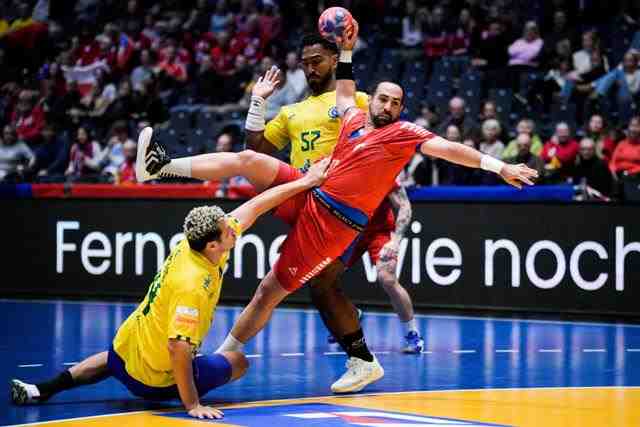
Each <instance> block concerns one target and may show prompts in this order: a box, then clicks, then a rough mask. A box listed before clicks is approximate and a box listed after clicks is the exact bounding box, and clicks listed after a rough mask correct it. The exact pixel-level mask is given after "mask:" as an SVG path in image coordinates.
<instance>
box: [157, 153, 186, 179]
mask: <svg viewBox="0 0 640 427" xmlns="http://www.w3.org/2000/svg"><path fill="white" fill-rule="evenodd" d="M162 172H166V173H170V174H173V175H178V176H181V177H185V178H191V157H182V158H180V159H171V163H168V164H166V165H165V166H164V167H163V168H162Z"/></svg>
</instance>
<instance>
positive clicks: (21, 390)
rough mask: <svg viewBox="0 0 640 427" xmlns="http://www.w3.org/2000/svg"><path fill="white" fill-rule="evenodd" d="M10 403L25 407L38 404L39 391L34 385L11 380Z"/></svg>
mask: <svg viewBox="0 0 640 427" xmlns="http://www.w3.org/2000/svg"><path fill="white" fill-rule="evenodd" d="M9 385H10V386H11V401H12V402H13V404H14V405H26V404H29V403H38V402H40V399H39V398H40V390H38V387H36V386H35V385H34V384H27V383H24V382H22V381H20V380H15V379H14V380H11V381H10V382H9Z"/></svg>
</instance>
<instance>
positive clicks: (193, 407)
mask: <svg viewBox="0 0 640 427" xmlns="http://www.w3.org/2000/svg"><path fill="white" fill-rule="evenodd" d="M143 132H144V131H143ZM147 132H150V129H148V130H147ZM327 165H328V160H326V161H321V162H318V163H317V164H316V165H314V166H313V167H312V168H311V169H310V170H309V172H308V173H306V174H305V175H303V176H301V177H300V178H299V179H297V180H294V181H290V182H288V183H286V184H283V185H279V186H276V187H273V188H271V189H269V190H267V191H265V192H264V193H262V194H260V195H258V196H256V197H254V198H253V199H251V200H249V201H248V202H246V203H244V204H243V205H241V206H240V207H238V208H237V209H235V210H234V211H233V212H231V213H230V214H228V215H227V214H225V213H224V212H223V211H222V209H220V208H219V207H217V206H202V207H197V208H194V209H192V210H191V211H190V212H189V214H188V215H187V217H186V218H185V221H184V227H183V228H184V234H185V238H184V239H183V240H182V241H181V242H180V243H179V244H178V245H177V246H176V247H175V248H174V249H173V250H172V251H171V254H169V256H168V257H167V259H166V261H165V262H164V265H163V266H162V269H161V270H160V271H159V272H158V274H157V275H156V277H155V278H154V279H153V282H152V283H151V285H150V286H149V290H148V292H147V295H146V297H145V298H144V300H143V301H142V302H141V303H140V305H139V306H138V307H137V308H136V310H135V311H134V312H133V313H131V315H130V316H129V317H128V318H127V320H126V321H125V322H124V323H123V324H122V325H121V326H120V328H119V329H118V331H117V333H116V335H115V338H114V339H113V342H112V345H111V347H110V348H109V350H108V351H103V352H101V353H97V354H94V355H93V356H90V357H88V358H87V359H85V360H83V361H82V362H80V363H78V364H77V365H74V366H72V367H71V368H69V369H68V370H65V371H63V372H62V373H60V374H59V375H58V376H56V377H55V378H53V379H50V380H48V381H44V382H41V383H37V384H28V383H25V382H23V381H20V380H17V379H14V380H12V381H11V399H12V401H13V403H15V404H17V405H22V404H27V403H39V402H43V401H45V400H47V399H49V398H51V396H53V395H54V394H56V393H59V392H61V391H64V390H68V389H71V388H74V387H78V386H81V385H86V384H94V383H97V382H100V381H102V380H104V379H106V378H108V377H110V376H113V377H115V378H116V379H118V380H119V381H120V382H121V383H122V384H124V385H125V386H126V387H127V388H128V389H129V391H130V392H131V393H133V394H134V395H136V396H139V397H142V398H145V399H150V400H168V399H174V398H180V399H181V400H182V403H183V404H184V406H185V408H186V409H187V411H188V413H189V415H191V416H193V417H197V418H221V417H222V412H220V411H218V410H216V409H214V408H211V407H209V406H204V405H202V404H201V403H200V397H201V396H203V395H204V394H206V393H207V392H209V391H210V390H212V389H214V388H216V387H219V386H221V385H223V384H226V383H228V382H230V381H234V380H237V379H238V378H240V377H242V376H243V375H244V373H245V372H246V370H247V367H248V363H247V359H246V358H245V357H244V355H243V354H242V353H241V352H236V351H227V352H221V353H217V354H212V355H203V356H197V354H198V349H199V348H200V346H201V344H202V341H203V340H204V338H205V337H206V335H207V333H208V331H209V328H210V327H211V324H212V321H213V314H214V311H215V308H216V305H217V303H218V299H219V297H220V290H221V287H222V275H223V271H224V268H225V265H226V263H227V259H228V258H229V251H230V250H231V248H233V246H234V245H235V243H236V239H237V238H238V236H239V235H240V234H241V233H242V232H243V231H245V230H247V229H248V228H249V227H251V225H252V224H253V223H254V222H255V220H256V219H257V218H258V217H259V216H260V215H262V214H264V213H265V212H268V211H270V210H272V209H273V208H275V207H277V206H278V205H280V204H281V203H282V202H284V201H285V200H287V199H289V198H290V197H292V196H294V195H295V194H297V193H300V192H302V191H305V190H308V189H310V188H312V187H316V186H318V185H320V184H322V182H323V181H324V179H325V178H326V175H325V174H326V172H325V169H326V167H327Z"/></svg>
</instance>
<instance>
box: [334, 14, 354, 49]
mask: <svg viewBox="0 0 640 427" xmlns="http://www.w3.org/2000/svg"><path fill="white" fill-rule="evenodd" d="M359 30H360V26H359V25H358V21H356V20H355V19H354V20H353V24H352V25H350V26H349V27H347V28H345V30H344V32H343V33H342V37H336V44H337V45H338V48H339V49H340V50H353V47H354V46H355V45H356V42H357V41H358V31H359Z"/></svg>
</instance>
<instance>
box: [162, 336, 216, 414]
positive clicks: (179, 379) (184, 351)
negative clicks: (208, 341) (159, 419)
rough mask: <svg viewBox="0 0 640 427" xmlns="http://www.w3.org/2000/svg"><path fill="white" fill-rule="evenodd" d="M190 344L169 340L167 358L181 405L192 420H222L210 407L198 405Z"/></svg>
mask: <svg viewBox="0 0 640 427" xmlns="http://www.w3.org/2000/svg"><path fill="white" fill-rule="evenodd" d="M191 350H192V348H191V344H189V343H188V342H186V341H181V340H177V339H170V340H169V356H170V358H171V367H172V368H173V376H174V377H175V380H176V385H177V386H178V393H179V395H180V400H182V404H183V405H184V407H185V408H186V409H187V412H188V413H189V415H191V416H192V417H194V418H210V419H213V418H222V412H220V411H218V410H217V409H214V408H211V407H210V406H204V405H201V404H200V399H199V397H198V390H197V389H196V385H195V382H194V380H193V367H192V366H191V362H192V356H191Z"/></svg>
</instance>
